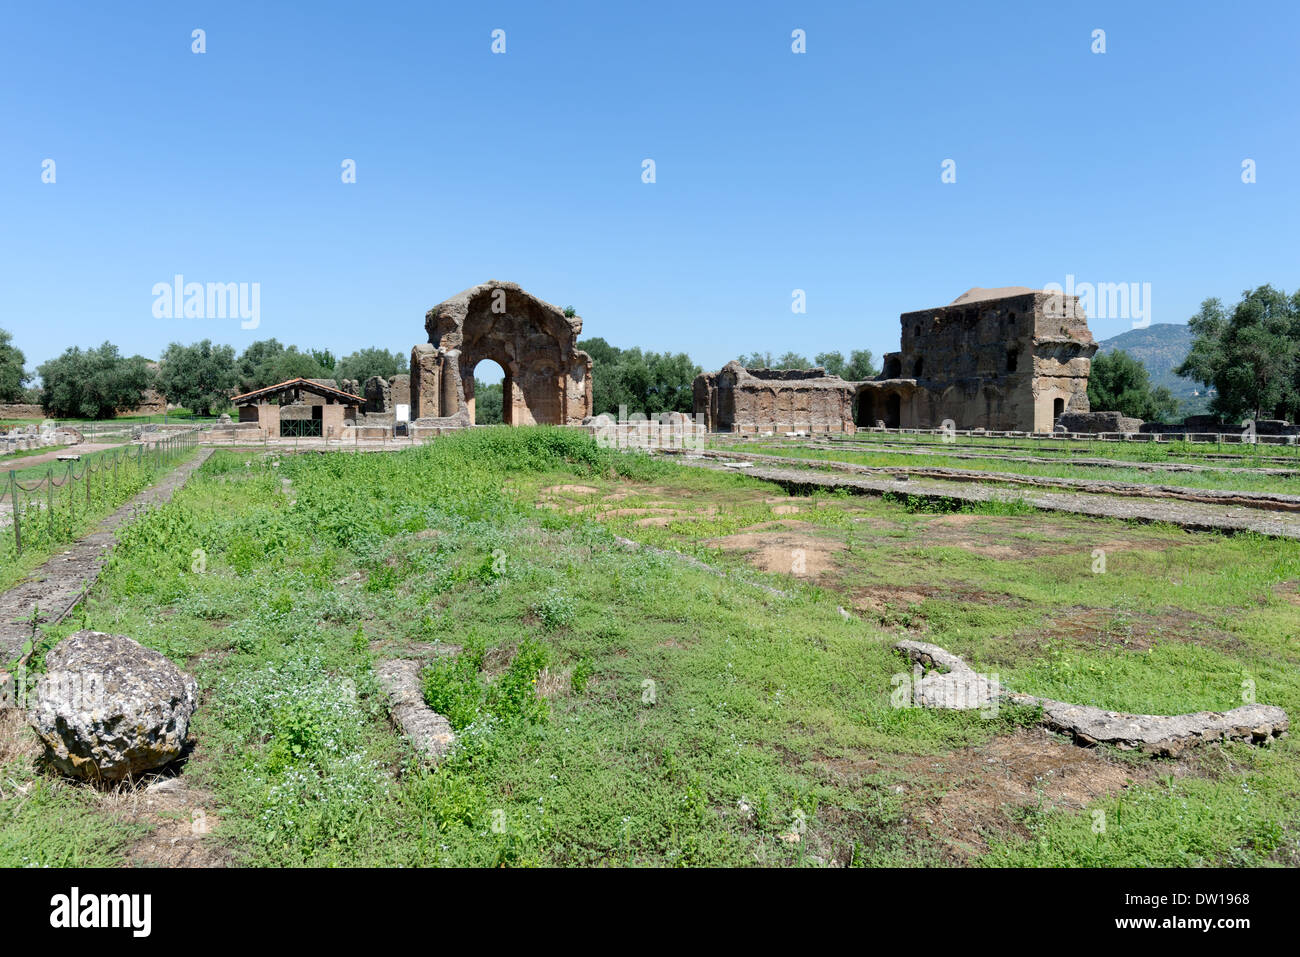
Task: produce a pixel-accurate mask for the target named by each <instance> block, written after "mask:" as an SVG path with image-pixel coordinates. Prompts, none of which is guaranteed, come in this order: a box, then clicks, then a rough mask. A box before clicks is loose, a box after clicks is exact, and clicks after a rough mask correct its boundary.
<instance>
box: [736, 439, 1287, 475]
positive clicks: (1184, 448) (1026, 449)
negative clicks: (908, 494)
mask: <svg viewBox="0 0 1300 957" xmlns="http://www.w3.org/2000/svg"><path fill="white" fill-rule="evenodd" d="M751 441H752V440H751ZM803 441H805V442H806V441H808V439H804V440H803ZM733 443H734V440H733ZM827 444H828V445H831V446H834V447H837V448H846V449H857V450H858V451H866V452H871V451H880V452H888V451H890V450H891V449H899V448H902V449H921V450H930V451H938V452H953V451H956V452H968V453H976V454H978V453H980V452H988V453H990V454H999V455H1015V456H1027V455H1032V456H1035V457H1039V458H1042V459H1044V460H1050V461H1061V462H1068V461H1071V460H1073V459H1081V458H1092V459H1115V460H1117V461H1131V462H1142V463H1160V462H1179V463H1186V464H1191V465H1212V466H1219V467H1231V466H1243V467H1247V468H1249V467H1252V466H1256V465H1262V464H1268V465H1275V466H1276V467H1278V468H1287V467H1295V466H1297V465H1300V446H1296V445H1275V444H1272V443H1247V442H1184V441H1160V442H1150V441H1127V442H1124V441H1109V440H1108V441H1102V440H1100V439H1098V440H1089V439H1071V440H1066V439H1027V438H1023V437H1021V438H1017V437H1015V436H996V437H993V436H972V435H957V436H954V437H953V439H952V441H951V442H946V441H944V439H943V437H942V436H940V435H930V434H916V435H909V434H886V433H872V432H858V433H856V434H855V435H853V436H845V437H830V438H828V440H827ZM1273 459H1276V460H1278V461H1277V462H1273V461H1270V460H1273Z"/></svg>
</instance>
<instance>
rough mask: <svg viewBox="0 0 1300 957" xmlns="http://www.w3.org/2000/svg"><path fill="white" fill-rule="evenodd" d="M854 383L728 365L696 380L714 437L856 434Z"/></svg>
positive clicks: (698, 406) (812, 373) (699, 404)
mask: <svg viewBox="0 0 1300 957" xmlns="http://www.w3.org/2000/svg"><path fill="white" fill-rule="evenodd" d="M855 390H856V383H853V382H847V381H845V380H844V379H841V378H840V377H839V376H835V375H828V374H827V372H826V370H825V369H821V368H815V369H746V368H745V367H744V366H742V365H741V364H740V363H739V362H735V361H733V362H728V363H727V364H726V365H725V366H723V367H722V369H721V370H720V371H718V372H706V373H702V374H701V375H699V376H696V378H695V386H694V392H695V412H696V414H697V415H702V416H703V417H704V424H705V427H706V428H707V429H708V430H709V431H710V432H739V433H742V434H754V433H760V432H800V431H802V432H809V433H812V432H852V431H853V430H854V426H853V395H854V392H855Z"/></svg>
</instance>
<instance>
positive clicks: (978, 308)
mask: <svg viewBox="0 0 1300 957" xmlns="http://www.w3.org/2000/svg"><path fill="white" fill-rule="evenodd" d="M900 322H901V323H902V336H901V348H900V350H899V351H898V352H891V353H888V354H887V355H886V356H885V357H884V369H883V371H882V372H881V375H880V376H879V377H877V378H875V379H871V380H868V381H866V382H847V381H845V380H843V379H841V378H839V377H838V376H833V375H828V374H827V373H826V372H825V370H823V369H807V370H795V371H784V370H772V369H745V368H744V367H742V366H741V364H740V363H738V362H729V363H728V364H727V365H726V366H724V367H723V368H722V369H721V370H720V371H719V372H711V373H706V374H704V375H701V376H699V377H698V378H697V379H696V380H695V411H696V413H697V414H701V415H703V416H704V419H705V423H706V424H707V426H708V429H709V431H711V432H741V433H757V432H787V431H805V432H810V433H811V432H852V431H854V428H855V426H856V427H858V428H870V427H874V426H876V425H877V424H878V423H881V424H883V425H884V426H885V427H886V428H891V429H899V428H902V429H937V428H941V427H942V426H943V423H944V422H945V420H950V421H951V422H952V423H953V428H956V429H963V430H964V429H979V428H983V429H989V430H991V431H1020V432H1051V431H1052V430H1053V427H1054V425H1055V423H1056V420H1057V419H1058V418H1059V417H1060V416H1061V415H1062V414H1064V413H1066V412H1088V411H1089V408H1088V374H1089V372H1090V371H1091V368H1092V355H1093V353H1095V352H1096V351H1097V343H1096V342H1094V341H1093V338H1092V333H1091V332H1089V330H1088V319H1087V317H1086V316H1085V315H1084V314H1083V310H1082V309H1081V308H1080V307H1079V300H1078V297H1076V296H1066V295H1061V294H1056V293H1047V292H1041V291H1035V290H1033V289H1027V288H1025V287H1023V286H1012V287H1005V288H1001V289H979V288H975V289H971V290H970V291H969V292H966V293H965V294H963V295H962V296H959V297H958V298H957V299H956V300H954V301H953V302H952V303H950V304H949V305H947V306H938V307H936V308H934V309H922V310H919V311H917V312H908V313H904V314H903V315H902V316H901V317H900Z"/></svg>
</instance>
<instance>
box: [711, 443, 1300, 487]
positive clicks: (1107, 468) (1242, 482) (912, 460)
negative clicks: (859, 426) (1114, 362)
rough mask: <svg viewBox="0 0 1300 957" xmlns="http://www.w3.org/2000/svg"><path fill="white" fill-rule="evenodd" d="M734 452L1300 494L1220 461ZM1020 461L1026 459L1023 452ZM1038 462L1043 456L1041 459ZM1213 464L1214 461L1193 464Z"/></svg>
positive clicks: (766, 447) (1282, 480) (1290, 482)
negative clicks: (1129, 464) (1176, 466)
mask: <svg viewBox="0 0 1300 957" xmlns="http://www.w3.org/2000/svg"><path fill="white" fill-rule="evenodd" d="M722 448H725V449H728V450H732V451H743V452H755V453H760V454H764V455H780V456H784V457H789V458H802V459H818V460H821V461H827V462H846V463H849V464H852V465H866V466H872V467H877V468H879V467H888V466H904V467H911V468H917V469H920V468H951V469H968V470H972V471H977V472H1005V473H1009V474H1014V475H1025V476H1037V477H1042V478H1061V479H1103V480H1109V481H1112V482H1131V483H1135V484H1145V485H1172V486H1177V487H1181V488H1190V489H1223V490H1227V491H1239V492H1281V493H1283V494H1287V495H1300V476H1290V475H1269V474H1267V473H1254V472H1236V471H1228V470H1226V469H1224V468H1223V467H1222V466H1223V465H1224V464H1225V463H1223V462H1218V463H1214V465H1215V466H1216V468H1215V471H1206V472H1175V471H1165V470H1161V469H1149V468H1141V469H1139V468H1124V467H1123V466H1122V465H1119V464H1118V463H1117V464H1116V465H1081V464H1078V463H1075V462H1070V461H1069V460H1058V459H1054V458H1052V457H1050V456H1045V457H1042V458H1043V460H1042V461H1041V462H1032V463H1030V462H1018V461H1009V460H1007V459H1005V458H957V457H955V456H951V455H944V454H943V446H937V447H935V448H933V449H931V448H929V447H927V448H926V451H927V453H929V454H926V455H914V454H908V453H906V452H902V453H899V452H893V453H891V452H889V451H884V450H882V451H874V450H870V449H868V450H859V449H857V448H852V447H847V445H846V447H842V448H833V449H821V448H808V447H807V446H792V445H789V444H781V443H778V442H766V443H765V442H751V443H746V444H744V445H743V446H740V447H737V446H735V445H727V446H722ZM1016 455H1017V457H1023V456H1022V454H1021V453H1020V452H1019V451H1017V453H1016ZM1035 457H1036V458H1037V457H1038V456H1035ZM1154 461H1161V460H1158V459H1157V460H1154ZM1193 464H1210V463H1193Z"/></svg>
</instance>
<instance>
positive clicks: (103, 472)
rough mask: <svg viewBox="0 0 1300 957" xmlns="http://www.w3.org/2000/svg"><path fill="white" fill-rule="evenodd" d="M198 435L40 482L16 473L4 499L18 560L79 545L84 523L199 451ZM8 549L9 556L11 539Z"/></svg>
mask: <svg viewBox="0 0 1300 957" xmlns="http://www.w3.org/2000/svg"><path fill="white" fill-rule="evenodd" d="M198 431H199V430H198V429H194V430H192V431H188V432H178V433H174V434H172V435H168V436H165V437H161V438H159V439H158V440H157V441H155V442H153V443H151V444H148V445H146V444H144V443H141V444H140V445H132V446H122V447H120V448H116V449H109V450H107V451H105V452H98V453H94V454H93V455H92V456H91V457H89V458H87V459H85V460H76V459H72V458H69V460H68V461H66V462H53V463H50V465H49V467H48V468H47V469H46V473H45V475H44V476H41V477H39V478H34V479H26V480H24V479H20V478H19V477H18V472H17V471H16V470H14V469H10V470H9V477H8V479H7V480H6V482H5V489H4V499H5V500H6V501H7V502H8V503H9V514H10V517H11V519H12V522H11V524H12V525H13V534H12V544H13V555H14V556H18V555H21V554H22V553H23V549H25V548H33V547H35V546H37V545H47V544H51V543H61V542H71V541H74V540H75V539H76V537H77V536H76V532H77V526H78V520H79V519H82V520H84V519H86V518H88V517H90V516H91V515H92V513H93V512H95V511H96V509H97V507H98V509H99V510H102V509H103V507H104V506H105V505H111V506H117V505H119V504H120V503H121V502H123V501H126V500H127V499H129V498H130V497H131V496H132V495H134V494H136V493H137V492H139V491H141V490H142V489H144V488H145V487H146V486H148V485H149V483H150V482H151V481H152V480H153V478H154V476H155V475H156V474H157V473H158V472H159V471H160V470H161V469H163V468H164V467H166V466H170V465H172V464H173V463H175V462H177V461H178V460H180V459H182V458H185V457H186V456H188V455H189V453H190V452H191V451H193V450H194V449H195V448H196V447H197V446H198V444H199V438H198ZM69 448H75V446H69ZM68 454H69V456H72V455H75V454H76V453H75V452H70V453H68ZM4 544H5V546H6V547H5V548H4V551H8V547H7V546H8V545H9V540H8V537H6V538H5V539H4ZM0 558H3V555H0Z"/></svg>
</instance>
